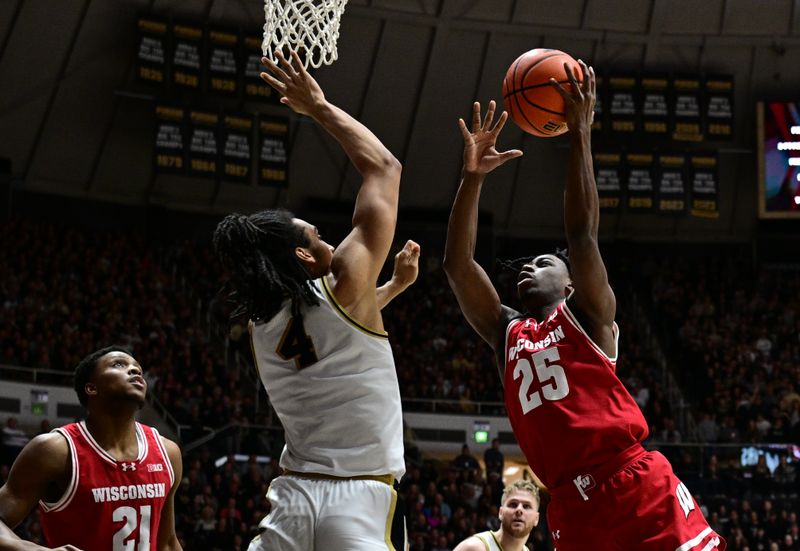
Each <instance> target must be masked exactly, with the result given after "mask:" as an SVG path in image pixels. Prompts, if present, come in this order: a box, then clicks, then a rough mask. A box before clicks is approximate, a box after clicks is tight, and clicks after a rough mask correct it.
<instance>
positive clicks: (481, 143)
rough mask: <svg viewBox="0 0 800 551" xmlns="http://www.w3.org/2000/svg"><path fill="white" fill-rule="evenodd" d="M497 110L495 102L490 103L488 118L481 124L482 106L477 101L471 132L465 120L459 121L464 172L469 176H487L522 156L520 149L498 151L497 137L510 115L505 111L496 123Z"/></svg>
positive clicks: (474, 106)
mask: <svg viewBox="0 0 800 551" xmlns="http://www.w3.org/2000/svg"><path fill="white" fill-rule="evenodd" d="M496 108H497V105H496V104H495V102H494V100H492V101H490V102H489V108H488V109H487V110H486V116H485V117H484V118H483V122H481V104H480V103H478V102H477V101H476V102H475V103H473V104H472V129H471V130H469V129H468V128H467V124H466V123H465V122H464V119H458V126H459V128H460V129H461V135H462V136H463V137H464V172H465V173H467V174H479V175H486V174H488V173H490V172H491V171H493V170H494V169H495V168H497V167H498V166H500V165H502V164H503V163H505V162H506V161H508V160H510V159H513V158H515V157H521V156H522V151H520V150H519V149H510V150H508V151H503V152H500V151H497V148H496V144H497V137H498V136H499V135H500V131H501V130H502V129H503V126H504V125H505V124H506V120H508V113H506V112H505V111H503V112H502V113H501V114H500V118H498V119H497V122H496V123H495V122H494V112H495V109H496Z"/></svg>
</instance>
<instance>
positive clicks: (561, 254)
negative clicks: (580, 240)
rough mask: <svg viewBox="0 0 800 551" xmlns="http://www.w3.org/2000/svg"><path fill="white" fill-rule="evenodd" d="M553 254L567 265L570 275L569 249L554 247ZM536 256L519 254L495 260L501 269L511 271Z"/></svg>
mask: <svg viewBox="0 0 800 551" xmlns="http://www.w3.org/2000/svg"><path fill="white" fill-rule="evenodd" d="M553 256H555V257H556V258H558V259H559V260H561V262H563V263H564V265H565V266H566V267H567V273H569V274H570V275H572V265H571V264H570V263H569V251H568V250H567V249H559V248H558V247H556V252H554V253H553ZM534 258H536V257H535V256H521V257H519V258H514V259H512V260H500V259H498V260H497V265H498V266H500V268H501V269H503V270H510V271H512V272H519V271H520V270H521V269H522V267H523V266H524V265H525V264H527V263H528V262H530V261H531V260H533V259H534Z"/></svg>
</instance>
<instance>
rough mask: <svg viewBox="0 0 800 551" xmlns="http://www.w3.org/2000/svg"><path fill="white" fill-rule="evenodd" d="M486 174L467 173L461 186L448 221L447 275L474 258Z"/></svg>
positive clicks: (445, 253)
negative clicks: (479, 207) (479, 209)
mask: <svg viewBox="0 0 800 551" xmlns="http://www.w3.org/2000/svg"><path fill="white" fill-rule="evenodd" d="M484 178H485V176H483V175H478V174H469V173H464V175H463V177H462V179H461V185H460V186H458V192H456V199H455V201H454V202H453V209H452V210H451V211H450V220H449V222H448V224H447V242H446V244H445V252H444V262H443V266H444V271H445V272H446V273H447V274H448V276H449V275H451V274H452V273H453V272H454V271H457V270H458V269H459V268H460V267H463V266H464V265H465V264H467V263H472V262H474V256H475V241H476V239H477V235H478V205H479V204H480V197H481V187H482V185H483V180H484Z"/></svg>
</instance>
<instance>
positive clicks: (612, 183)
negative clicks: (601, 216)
mask: <svg viewBox="0 0 800 551" xmlns="http://www.w3.org/2000/svg"><path fill="white" fill-rule="evenodd" d="M594 174H595V176H594V179H595V182H596V183H597V195H598V196H599V199H600V208H601V209H602V210H616V209H617V208H619V204H620V201H621V199H622V155H621V154H620V153H610V152H601V153H595V154H594Z"/></svg>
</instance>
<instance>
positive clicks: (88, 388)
mask: <svg viewBox="0 0 800 551" xmlns="http://www.w3.org/2000/svg"><path fill="white" fill-rule="evenodd" d="M83 391H84V392H85V393H86V395H87V396H97V385H96V384H94V383H86V385H85V386H84V387H83Z"/></svg>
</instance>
